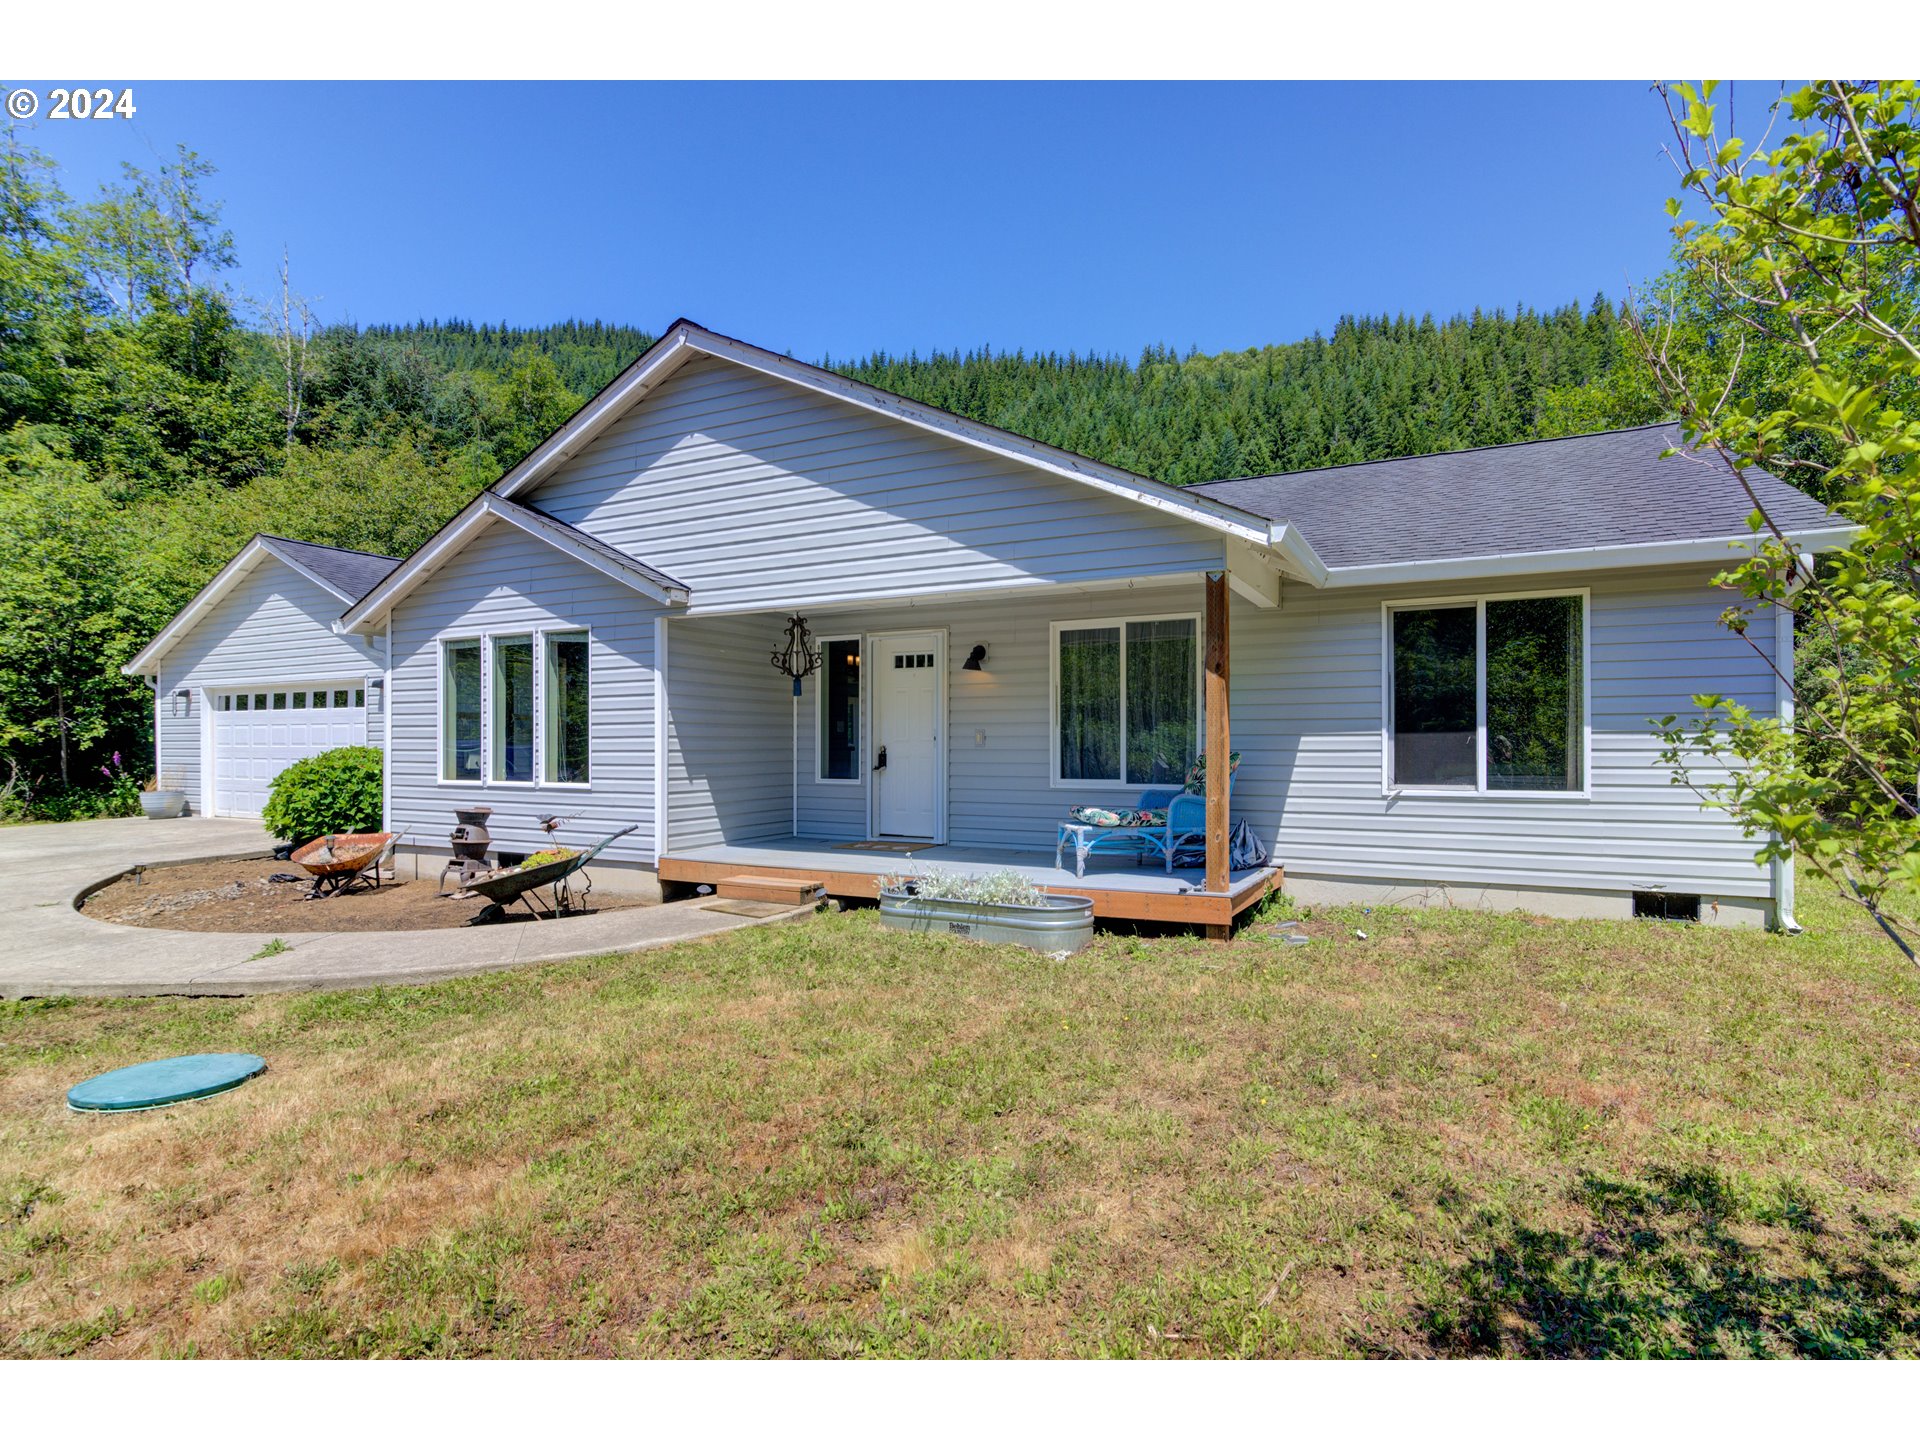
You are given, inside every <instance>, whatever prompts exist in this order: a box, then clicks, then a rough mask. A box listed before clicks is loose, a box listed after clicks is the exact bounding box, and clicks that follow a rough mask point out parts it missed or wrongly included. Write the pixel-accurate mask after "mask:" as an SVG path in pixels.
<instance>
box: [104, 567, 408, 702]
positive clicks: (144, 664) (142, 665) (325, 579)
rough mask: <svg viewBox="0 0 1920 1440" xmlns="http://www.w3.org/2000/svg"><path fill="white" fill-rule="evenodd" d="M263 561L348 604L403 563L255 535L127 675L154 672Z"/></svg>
mask: <svg viewBox="0 0 1920 1440" xmlns="http://www.w3.org/2000/svg"><path fill="white" fill-rule="evenodd" d="M262 564H280V565H284V566H286V567H287V569H289V570H291V571H293V573H294V574H296V575H298V576H300V577H301V578H302V579H304V580H307V581H309V582H311V583H312V584H314V585H317V586H319V587H320V588H321V589H322V590H324V591H326V592H327V593H328V594H330V595H332V596H334V597H335V598H336V599H337V600H339V601H340V603H341V604H342V605H350V604H352V603H353V602H354V601H356V600H358V599H359V598H360V597H361V596H362V595H363V594H365V593H366V592H367V590H369V589H371V588H372V587H373V585H374V584H375V583H377V582H378V580H379V579H380V577H381V576H382V575H385V574H386V573H387V572H389V571H391V570H392V569H393V568H394V566H395V565H397V564H399V561H397V560H395V559H393V558H392V557H391V556H388V555H373V554H369V553H368V552H366V551H364V550H341V549H338V548H336V547H334V546H331V545H314V544H311V543H309V542H308V541H305V540H288V539H286V538H284V537H282V536H279V535H255V536H254V537H253V538H252V539H251V540H249V541H247V543H246V544H245V545H242V546H241V547H240V553H239V554H237V555H235V556H234V557H233V559H231V560H229V561H228V562H227V563H226V564H225V565H223V566H222V567H221V568H220V572H219V573H218V574H217V575H215V576H214V577H213V578H212V579H211V580H209V581H208V582H207V583H206V584H205V585H203V586H201V587H200V591H199V593H198V594H196V595H195V596H194V597H193V599H191V600H189V601H188V602H187V603H186V604H185V605H184V606H182V607H181V608H180V611H179V613H178V614H176V615H175V616H174V617H173V619H171V620H169V621H168V622H167V623H166V625H165V626H164V627H162V629H161V631H160V633H159V634H158V635H155V636H154V637H153V639H151V640H149V641H148V642H147V643H146V645H145V646H143V647H142V648H141V650H140V653H139V654H137V655H135V656H134V657H133V659H131V660H129V661H128V662H127V663H126V664H125V665H123V666H121V667H120V670H121V673H122V674H124V675H147V674H152V673H154V670H155V668H156V666H157V665H158V664H159V662H160V660H161V658H162V657H163V656H165V655H166V653H167V652H168V651H169V650H171V649H172V648H173V647H174V646H175V645H177V644H178V643H179V642H180V641H181V640H182V639H184V638H185V637H186V635H187V634H188V633H189V632H190V631H191V630H192V629H193V627H194V626H195V625H197V624H199V623H200V621H201V620H203V619H205V618H206V616H207V614H208V612H209V611H211V610H212V609H213V608H214V607H215V606H216V605H218V604H219V603H220V601H221V600H222V599H223V598H225V597H226V596H227V595H228V594H229V593H230V592H231V591H232V590H233V588H234V587H235V586H236V585H238V584H239V583H240V582H241V581H242V580H243V579H245V578H246V577H247V576H248V575H250V574H251V573H253V571H254V570H255V569H256V568H257V567H259V566H260V565H262ZM376 571H377V572H378V573H375V572H376Z"/></svg>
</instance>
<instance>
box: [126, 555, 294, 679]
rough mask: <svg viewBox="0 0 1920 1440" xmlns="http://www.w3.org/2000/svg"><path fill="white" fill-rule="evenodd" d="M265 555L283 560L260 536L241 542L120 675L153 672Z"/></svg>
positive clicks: (157, 671) (128, 662) (283, 561)
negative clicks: (183, 637)
mask: <svg viewBox="0 0 1920 1440" xmlns="http://www.w3.org/2000/svg"><path fill="white" fill-rule="evenodd" d="M266 554H272V555H274V558H275V559H278V560H280V561H281V562H282V563H283V564H284V563H286V561H285V557H284V556H281V555H280V554H278V552H276V551H273V550H272V549H271V548H270V547H269V546H268V544H267V542H266V537H264V536H261V535H255V536H254V537H253V538H252V539H251V540H249V541H247V543H246V544H244V545H242V546H241V547H240V553H239V554H237V555H235V556H234V557H233V558H232V559H231V560H229V561H227V563H226V564H225V565H222V566H221V567H220V569H219V571H218V573H216V574H215V575H214V577H213V578H212V579H211V580H209V581H207V583H206V584H204V585H202V586H201V587H200V589H199V592H198V593H197V594H195V595H194V597H193V598H192V599H191V600H189V601H188V602H187V603H186V604H185V605H183V606H181V607H180V609H179V611H178V613H176V614H175V615H174V617H173V619H171V620H169V621H168V622H167V623H166V624H165V625H163V626H162V627H161V629H160V633H159V634H158V635H155V636H154V637H153V639H151V640H149V641H148V642H147V643H146V644H145V645H143V646H141V647H140V652H139V653H138V654H137V655H135V656H134V657H133V658H132V659H131V660H129V661H127V663H126V664H124V665H122V666H121V667H120V673H121V674H122V675H157V674H158V673H159V670H158V665H159V662H160V660H161V658H162V657H163V656H165V655H166V653H167V651H169V650H171V649H172V648H173V647H174V646H175V645H176V644H177V643H179V640H180V637H181V636H183V635H185V634H186V633H187V632H188V631H189V630H191V629H192V628H193V627H194V626H195V625H197V624H199V623H200V620H201V617H202V616H204V615H205V614H206V613H207V611H208V610H210V609H212V608H213V607H214V606H215V605H217V604H219V603H220V597H221V596H223V595H225V594H226V593H227V591H228V590H230V589H232V588H233V585H234V584H235V582H237V581H238V580H239V578H240V577H241V576H242V575H244V574H245V573H246V572H247V571H249V570H251V569H252V568H253V566H254V562H255V561H257V560H258V559H259V558H260V557H261V556H262V555H266ZM301 573H302V574H304V573H305V572H304V571H302V572H301Z"/></svg>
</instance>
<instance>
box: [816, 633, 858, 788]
mask: <svg viewBox="0 0 1920 1440" xmlns="http://www.w3.org/2000/svg"><path fill="white" fill-rule="evenodd" d="M820 669H821V672H822V673H821V679H820V778H821V779H822V780H858V779H859V778H860V642H859V641H858V640H823V641H821V642H820Z"/></svg>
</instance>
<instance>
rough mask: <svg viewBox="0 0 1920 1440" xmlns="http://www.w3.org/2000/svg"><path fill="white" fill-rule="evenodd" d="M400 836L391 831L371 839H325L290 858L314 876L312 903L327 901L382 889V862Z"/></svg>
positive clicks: (305, 845)
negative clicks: (345, 894) (361, 890)
mask: <svg viewBox="0 0 1920 1440" xmlns="http://www.w3.org/2000/svg"><path fill="white" fill-rule="evenodd" d="M399 838H400V836H399V835H398V834H397V833H396V832H394V831H391V830H380V831H377V832H375V833H373V834H370V835H322V836H321V837H320V838H319V839H318V840H309V841H308V842H307V843H306V844H304V845H302V846H301V847H300V848H299V849H298V850H296V851H294V852H293V854H292V855H290V856H288V857H287V858H288V859H290V860H292V861H293V863H294V864H296V865H298V866H299V867H300V868H301V869H302V870H304V871H306V872H307V873H308V874H309V875H311V876H313V888H312V889H311V890H309V891H307V898H308V899H309V900H324V899H326V898H327V897H328V896H329V895H338V894H340V893H341V892H342V891H346V890H354V889H357V888H359V887H360V886H361V885H366V884H368V883H369V882H368V880H367V876H368V874H369V872H371V874H372V876H373V879H372V881H371V885H370V888H372V889H375V890H377V889H379V888H380V862H381V861H382V860H384V859H386V857H387V855H388V854H389V852H391V851H392V849H393V846H394V842H395V841H396V840H398V839H399Z"/></svg>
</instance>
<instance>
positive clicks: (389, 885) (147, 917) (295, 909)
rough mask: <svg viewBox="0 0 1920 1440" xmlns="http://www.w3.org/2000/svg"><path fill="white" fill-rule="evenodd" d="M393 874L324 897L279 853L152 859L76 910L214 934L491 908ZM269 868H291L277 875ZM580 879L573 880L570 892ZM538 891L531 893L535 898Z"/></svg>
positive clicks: (627, 900) (519, 915)
mask: <svg viewBox="0 0 1920 1440" xmlns="http://www.w3.org/2000/svg"><path fill="white" fill-rule="evenodd" d="M411 868H412V867H411V864H410V862H409V863H403V864H402V866H401V870H400V877H399V878H398V879H397V880H389V881H386V882H385V883H384V884H382V885H381V886H380V888H379V889H378V890H354V891H349V892H347V893H344V894H340V895H331V896H328V897H327V898H325V899H323V900H309V899H307V890H308V886H309V884H310V877H309V876H308V875H307V874H306V872H305V871H303V870H302V869H301V868H300V867H299V866H298V865H294V864H291V863H289V862H288V861H285V860H194V861H189V862H187V863H186V864H182V865H155V866H151V867H149V868H148V869H146V870H144V871H143V872H141V873H140V874H139V875H138V876H128V877H126V878H124V879H120V880H116V881H114V882H113V883H112V884H111V885H108V886H106V887H105V888H104V889H101V890H96V891H95V892H94V893H93V894H92V895H89V896H88V897H87V901H86V903H85V904H84V905H82V906H81V907H80V908H81V913H82V914H85V915H87V916H90V917H91V918H93V919H95V920H110V921H112V922H114V923H115V924H118V925H146V926H151V927H152V928H154V929H157V930H198V931H202V932H207V933H218V934H248V933H253V932H266V931H288V932H297V931H311V930H323V931H324V930H456V929H459V928H460V927H461V926H463V925H471V924H473V923H475V922H476V921H477V920H479V917H480V916H481V915H482V914H483V913H484V912H486V911H487V910H489V909H491V908H492V907H491V905H490V903H489V902H488V901H486V900H483V899H481V898H480V897H479V896H477V895H476V896H473V897H471V898H469V899H455V898H453V897H452V895H451V893H449V894H447V895H442V894H441V893H440V889H439V886H438V885H437V884H436V883H435V882H434V880H433V879H432V878H429V877H428V876H427V875H426V874H425V873H424V872H423V873H422V875H421V878H419V879H417V880H416V879H412V878H410V877H409V872H410V870H411ZM275 875H296V876H298V877H299V879H298V881H297V882H294V881H276V880H274V879H273V878H272V877H273V876H275ZM578 890H579V887H578V885H577V884H576V886H575V893H576V894H578ZM543 898H544V896H542V897H536V903H537V902H538V900H539V899H543ZM646 903H647V902H646V901H645V900H643V899H641V898H640V897H638V896H634V895H616V894H613V893H611V892H609V891H605V890H595V891H594V892H593V894H592V896H591V898H590V899H589V900H588V902H587V910H586V911H585V912H580V913H591V912H593V911H597V910H624V909H628V908H630V907H632V906H635V905H644V904H646ZM499 918H500V919H501V920H502V922H531V921H532V919H533V917H532V916H531V915H529V914H528V913H527V911H526V907H525V906H523V905H517V904H516V905H515V906H514V908H513V909H512V910H511V911H508V912H507V913H506V914H505V915H504V916H501V917H499Z"/></svg>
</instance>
